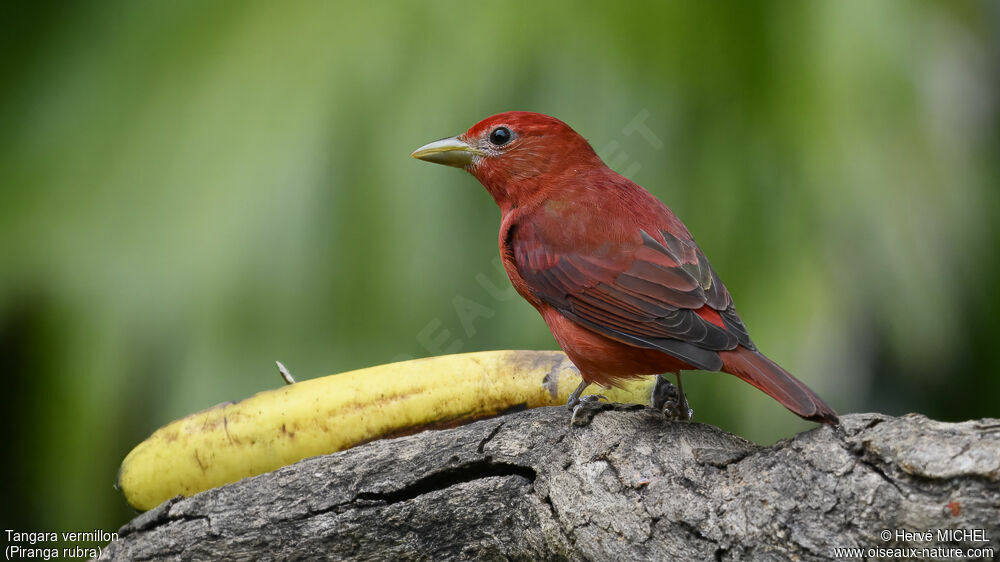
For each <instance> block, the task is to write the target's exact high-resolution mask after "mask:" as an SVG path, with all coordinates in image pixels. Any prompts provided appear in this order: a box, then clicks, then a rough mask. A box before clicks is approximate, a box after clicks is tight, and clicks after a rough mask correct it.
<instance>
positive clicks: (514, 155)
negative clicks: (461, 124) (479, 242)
mask: <svg viewBox="0 0 1000 562" xmlns="http://www.w3.org/2000/svg"><path fill="white" fill-rule="evenodd" d="M412 156H413V157H414V158H418V159H420V160H426V161H427V162H434V163H436V164H444V165H446V166H454V167H456V168H464V169H465V170H466V171H468V172H469V173H470V174H472V175H473V176H475V178H476V179H478V180H479V182H480V183H482V184H483V186H484V187H485V188H486V190H487V191H489V192H490V194H491V195H492V196H493V198H494V199H495V200H496V202H497V204H498V205H500V207H501V209H504V210H506V209H507V208H509V207H510V206H512V205H519V204H522V203H523V202H524V201H526V200H527V199H528V198H530V197H531V196H532V195H534V194H536V193H538V192H539V190H540V189H541V188H542V187H543V186H551V185H552V184H553V183H554V182H558V181H559V180H560V179H562V178H565V177H567V176H569V175H572V174H574V173H578V172H581V171H586V170H588V169H590V168H592V167H593V166H601V167H603V166H604V164H603V162H601V160H600V158H598V157H597V155H596V154H595V153H594V149H593V148H591V146H590V144H588V143H587V141H586V140H585V139H584V138H583V137H581V136H580V135H579V134H577V132H576V131H574V130H573V129H571V128H570V127H569V125H567V124H565V123H563V122H562V121H560V120H558V119H556V118H555V117H549V116H548V115H542V114H541V113H531V112H528V111H508V112H506V113H499V114H497V115H493V116H492V117H487V118H486V119H483V120H482V121H480V122H479V123H476V124H475V125H473V126H472V127H471V128H470V129H469V130H468V131H466V132H464V133H462V134H461V135H458V136H455V137H448V138H445V139H441V140H438V141H434V142H432V143H428V144H425V145H424V146H421V147H420V148H418V149H417V150H415V151H414V152H413V154H412Z"/></svg>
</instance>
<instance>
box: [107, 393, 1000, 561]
mask: <svg viewBox="0 0 1000 562" xmlns="http://www.w3.org/2000/svg"><path fill="white" fill-rule="evenodd" d="M585 412H586V415H584V416H583V422H585V423H586V425H583V426H577V427H570V426H569V424H568V423H567V419H568V414H567V412H566V411H565V410H564V409H562V408H543V409H538V410H532V411H527V412H520V413H516V414H511V415H507V416H503V417H500V418H496V419H492V420H486V421H481V422H477V423H474V424H470V425H467V426H463V427H459V428H456V429H450V430H445V431H430V432H425V433H421V434H417V435H412V436H408V437H402V438H399V439H392V440H384V441H376V442H373V443H369V444H367V445H363V446H360V447H356V448H354V449H351V450H348V451H344V452H341V453H336V454H332V455H327V456H323V457H315V458H311V459H306V460H304V461H301V462H299V463H296V464H294V465H292V466H288V467H285V468H282V469H280V470H277V471H275V472H272V473H268V474H264V475H262V476H258V477H255V478H250V479H246V480H243V481H240V482H237V483H235V484H232V485H228V486H224V487H222V488H217V489H214V490H210V491H207V492H204V493H202V494H198V495H197V496H194V497H191V498H187V499H175V500H172V501H169V502H166V503H165V504H163V505H161V506H160V507H158V508H156V509H154V510H152V511H149V512H147V513H145V514H142V515H140V516H138V517H136V518H135V519H134V520H133V521H131V522H130V523H128V524H127V525H125V527H123V528H122V529H121V531H120V536H121V538H120V540H119V541H118V542H115V543H112V544H111V545H109V546H108V547H107V548H106V549H105V551H104V554H103V557H104V558H109V559H116V560H117V559H122V560H126V559H127V560H144V559H157V560H160V559H184V560H191V559H195V560H200V559H225V560H273V559H280V560H287V559H310V560H311V559H361V560H394V559H421V560H441V559H477V560H481V559H523V560H538V559H549V560H562V559H568V560H749V559H753V560H772V559H773V560H825V559H831V558H834V556H835V552H834V550H833V549H834V548H836V547H860V548H863V549H869V548H903V547H915V548H962V549H966V548H977V547H980V548H983V547H985V548H990V547H993V548H994V550H995V551H996V550H1000V549H998V548H997V547H1000V545H998V543H1000V420H995V419H986V420H979V421H968V422H964V423H943V422H937V421H933V420H929V419H927V418H926V417H923V416H920V415H908V416H904V417H901V418H894V417H890V416H885V415H879V414H852V415H847V416H844V417H843V418H842V420H843V423H842V425H841V426H839V427H836V428H831V427H827V426H823V427H817V428H815V429H813V430H810V431H806V432H804V433H801V434H799V435H797V436H795V437H794V438H793V439H789V440H784V441H781V442H778V443H776V444H774V445H773V446H770V447H760V446H757V445H755V444H753V443H750V442H748V441H746V440H744V439H741V438H740V437H737V436H735V435H732V434H729V433H726V432H724V431H722V430H720V429H718V428H715V427H712V426H708V425H703V424H699V423H684V422H672V421H668V420H665V419H664V418H663V417H662V416H661V415H659V414H657V413H656V412H654V411H653V410H649V409H645V408H639V407H632V408H625V407H621V406H616V407H613V408H612V407H609V406H608V405H602V404H590V405H588V407H587V410H586V411H585ZM578 421H579V420H578ZM928 529H929V530H931V531H932V533H933V538H931V540H924V539H926V538H927V537H925V536H919V537H909V540H906V539H905V538H904V539H902V540H900V539H898V538H897V535H896V531H897V530H900V531H905V530H909V531H919V532H920V533H924V532H926V531H927V530H928ZM938 529H981V530H982V531H981V533H982V536H983V537H985V538H986V539H988V540H989V541H990V542H982V541H980V540H978V539H979V535H971V536H966V537H965V538H966V539H967V540H965V541H960V542H955V541H947V540H939V537H938V535H937V532H938V531H937V530H938ZM884 530H889V531H890V532H891V533H892V537H891V538H890V540H884V539H883V538H882V537H881V536H880V533H881V532H882V531H884ZM868 554H869V555H871V554H872V553H871V552H869V553H868ZM889 554H890V557H891V554H892V553H889ZM897 554H899V553H897ZM902 554H904V556H902V558H905V557H906V556H905V555H906V554H908V553H902ZM910 554H912V553H910ZM993 556H996V554H992V555H990V556H989V557H990V558H992V557H993ZM869 557H871V558H878V557H881V556H879V555H878V554H877V553H876V555H875V556H869ZM914 557H916V558H921V557H922V556H920V555H919V553H918V554H917V555H916V556H914ZM897 558H899V557H898V556H897Z"/></svg>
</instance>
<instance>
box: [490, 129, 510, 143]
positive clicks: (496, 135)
mask: <svg viewBox="0 0 1000 562" xmlns="http://www.w3.org/2000/svg"><path fill="white" fill-rule="evenodd" d="M512 138H514V133H512V132H510V129H508V128H507V127H497V128H496V129H493V131H491V132H490V142H491V143H493V144H494V145H496V146H503V145H505V144H507V143H509V142H510V139H512Z"/></svg>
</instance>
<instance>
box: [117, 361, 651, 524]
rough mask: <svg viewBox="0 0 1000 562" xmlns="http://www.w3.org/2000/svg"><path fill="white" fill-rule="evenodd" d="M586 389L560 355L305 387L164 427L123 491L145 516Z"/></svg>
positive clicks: (342, 378) (346, 376) (411, 368)
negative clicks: (389, 441)
mask: <svg viewBox="0 0 1000 562" xmlns="http://www.w3.org/2000/svg"><path fill="white" fill-rule="evenodd" d="M579 382H580V373H579V371H577V369H576V367H574V366H573V364H572V363H571V362H570V361H569V359H568V358H567V357H566V355H565V354H564V353H563V352H561V351H483V352H475V353H462V354H457V355H445V356H440V357H431V358H427V359H415V360H412V361H403V362H399V363H390V364H387V365H379V366H376V367H369V368H367V369H359V370H356V371H350V372H346V373H341V374H338V375H329V376H325V377H320V378H316V379H311V380H307V381H302V382H297V383H295V384H290V385H288V386H284V387H282V388H277V389H274V390H268V391H264V392H260V393H258V394H255V395H254V396H251V397H250V398H247V399H245V400H241V401H239V402H227V403H223V404H219V405H218V406H214V407H212V408H209V409H207V410H203V411H201V412H197V413H195V414H191V415H190V416H187V417H185V418H183V419H180V420H177V421H174V422H172V423H169V424H167V425H165V426H163V427H161V428H160V429H158V430H156V431H155V432H154V433H153V434H152V435H151V436H149V438H147V439H146V440H145V441H143V442H142V443H140V444H139V445H137V446H136V447H135V448H134V449H132V451H131V452H130V453H129V454H128V456H126V457H125V460H124V461H122V465H121V468H120V469H119V472H118V481H117V484H116V487H117V488H118V489H120V490H121V491H122V493H123V494H124V495H125V499H126V501H128V503H129V504H130V505H131V506H132V507H134V508H135V509H137V510H140V511H145V510H149V509H152V508H153V507H155V506H157V505H159V504H160V503H161V502H163V501H165V500H167V499H170V498H172V497H174V496H177V495H182V496H190V495H193V494H196V493H198V492H201V491H204V490H208V489H210V488H214V487H217V486H221V485H223V484H227V483H230V482H235V481H237V480H240V479H242V478H247V477H249V476H255V475H257V474H263V473H265V472H269V471H272V470H275V469H277V468H280V467H282V466H285V465H289V464H292V463H294V462H296V461H298V460H301V459H304V458H307V457H312V456H317V455H323V454H328V453H333V452H336V451H342V450H344V449H348V448H350V447H354V446H356V445H360V444H362V443H366V442H368V441H373V440H376V439H383V438H387V437H396V436H400V435H406V434H410V433H416V432H418V431H423V430H425V429H440V428H446V427H455V426H458V425H461V424H464V423H468V422H471V421H474V420H479V419H483V418H488V417H492V416H496V415H500V414H502V413H505V412H507V411H510V410H520V409H524V408H537V407H540V406H554V405H562V404H565V403H566V400H567V399H568V397H569V394H570V393H571V392H572V390H573V389H575V388H576V386H577V384H579ZM652 386H653V379H652V378H644V379H639V380H635V381H630V382H627V383H625V384H624V386H623V387H622V388H611V389H607V390H602V391H601V392H602V393H603V394H604V395H605V396H607V398H608V399H609V400H610V401H612V402H636V403H645V402H647V401H648V399H649V393H650V391H651V389H652ZM567 417H568V413H567Z"/></svg>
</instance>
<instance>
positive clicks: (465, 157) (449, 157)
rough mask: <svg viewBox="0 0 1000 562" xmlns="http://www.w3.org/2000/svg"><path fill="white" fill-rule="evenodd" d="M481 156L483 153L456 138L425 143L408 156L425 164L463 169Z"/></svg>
mask: <svg viewBox="0 0 1000 562" xmlns="http://www.w3.org/2000/svg"><path fill="white" fill-rule="evenodd" d="M483 154H484V152H483V151H481V150H479V149H477V148H474V147H473V146H471V145H470V144H469V143H467V142H465V141H463V140H462V139H460V138H458V137H448V138H446V139H441V140H438V141H434V142H431V143H427V144H425V145H423V146H421V147H420V148H418V149H416V150H414V151H413V154H411V155H410V156H412V157H414V158H416V159H418V160H424V161H426V162H434V163H435V164H444V165H445V166H454V167H456V168H464V167H466V166H468V165H469V164H472V163H473V162H474V161H475V158H476V157H477V156H482V155H483Z"/></svg>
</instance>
